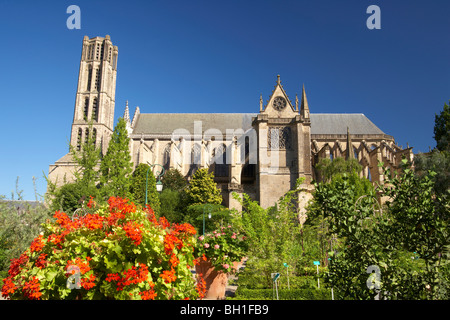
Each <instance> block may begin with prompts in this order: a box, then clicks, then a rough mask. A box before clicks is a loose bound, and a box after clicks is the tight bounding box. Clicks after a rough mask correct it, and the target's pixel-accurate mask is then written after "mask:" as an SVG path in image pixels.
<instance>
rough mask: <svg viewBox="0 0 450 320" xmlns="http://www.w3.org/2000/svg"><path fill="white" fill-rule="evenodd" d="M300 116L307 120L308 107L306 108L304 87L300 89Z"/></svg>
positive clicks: (306, 101)
mask: <svg viewBox="0 0 450 320" xmlns="http://www.w3.org/2000/svg"><path fill="white" fill-rule="evenodd" d="M300 115H301V116H302V117H303V118H304V119H309V106H308V100H307V99H306V92H305V85H303V89H302V103H301V106H300Z"/></svg>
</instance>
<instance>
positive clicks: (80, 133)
mask: <svg viewBox="0 0 450 320" xmlns="http://www.w3.org/2000/svg"><path fill="white" fill-rule="evenodd" d="M82 135H83V130H81V128H78V136H77V151H80V150H81V137H82Z"/></svg>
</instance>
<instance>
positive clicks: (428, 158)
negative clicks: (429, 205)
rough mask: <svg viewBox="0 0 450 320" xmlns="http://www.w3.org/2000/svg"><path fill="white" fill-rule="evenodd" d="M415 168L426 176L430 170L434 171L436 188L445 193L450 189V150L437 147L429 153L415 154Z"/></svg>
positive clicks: (440, 192) (419, 173)
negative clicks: (441, 149)
mask: <svg viewBox="0 0 450 320" xmlns="http://www.w3.org/2000/svg"><path fill="white" fill-rule="evenodd" d="M414 170H415V173H416V174H417V175H418V176H419V177H425V176H426V175H427V174H428V171H430V170H431V171H433V172H435V173H436V175H434V176H433V181H434V190H435V192H436V193H438V194H445V193H447V192H448V190H449V189H450V152H448V151H445V150H444V151H440V150H439V149H437V148H435V149H433V150H432V151H431V152H429V153H419V154H416V155H414Z"/></svg>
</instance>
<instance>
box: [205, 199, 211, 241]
mask: <svg viewBox="0 0 450 320" xmlns="http://www.w3.org/2000/svg"><path fill="white" fill-rule="evenodd" d="M206 207H208V208H209V211H208V218H209V219H211V208H212V205H211V204H206V205H204V206H203V236H205V209H206Z"/></svg>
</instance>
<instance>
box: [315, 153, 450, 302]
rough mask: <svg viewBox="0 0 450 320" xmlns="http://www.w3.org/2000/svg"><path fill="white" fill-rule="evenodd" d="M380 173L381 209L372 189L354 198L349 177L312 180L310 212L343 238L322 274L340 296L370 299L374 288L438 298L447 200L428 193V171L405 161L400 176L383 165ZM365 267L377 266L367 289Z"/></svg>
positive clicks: (397, 295) (390, 295) (398, 295)
mask: <svg viewBox="0 0 450 320" xmlns="http://www.w3.org/2000/svg"><path fill="white" fill-rule="evenodd" d="M385 176H386V177H387V179H386V185H385V186H384V187H382V188H380V189H379V190H378V192H380V193H381V194H380V196H384V197H388V198H390V201H389V202H387V206H386V207H385V208H384V209H383V208H382V207H381V206H380V205H379V203H378V199H377V196H376V194H374V193H372V194H368V195H365V196H361V197H359V198H358V200H357V201H355V197H356V188H355V186H354V185H352V184H351V183H350V178H349V177H343V178H342V179H340V180H339V181H336V183H333V184H318V185H316V192H315V195H314V196H315V201H316V203H317V204H319V207H320V210H318V211H312V212H311V213H314V212H315V213H316V214H317V213H320V214H322V215H323V217H324V218H325V219H326V220H327V222H328V225H329V228H328V230H327V235H328V236H329V237H331V236H333V235H336V236H337V237H338V238H339V239H340V241H342V245H341V246H340V247H339V248H335V250H331V251H330V252H329V254H330V257H331V261H330V265H329V266H328V268H329V271H328V273H327V274H326V277H325V279H326V281H327V283H328V284H329V286H333V287H334V288H337V291H338V292H340V295H341V298H343V297H350V298H355V299H373V298H374V296H375V295H376V294H377V293H379V294H380V296H381V297H382V298H387V299H424V298H431V299H437V298H439V297H438V295H437V292H439V283H438V280H437V279H438V275H439V270H440V268H441V264H445V263H446V261H443V259H441V258H442V257H443V255H442V253H443V252H444V250H445V248H446V246H448V244H449V232H448V211H449V210H448V200H446V199H443V198H440V197H439V196H436V195H435V194H434V193H433V183H432V178H431V177H432V176H433V173H430V174H429V175H427V176H426V177H425V178H424V179H419V178H418V177H417V176H415V175H414V174H413V172H412V171H411V170H410V169H408V168H407V162H406V160H403V173H402V174H401V175H399V176H395V177H394V178H389V177H390V176H391V175H390V173H389V172H388V171H387V170H386V171H385ZM411 257H417V259H416V258H414V259H411ZM369 266H376V267H378V268H379V270H380V276H381V284H380V289H379V290H374V289H376V287H372V288H371V289H369V288H368V285H367V282H368V278H369V275H368V273H367V272H366V270H367V268H368V267H369ZM371 277H373V276H371ZM369 282H370V281H369ZM441 298H442V297H441Z"/></svg>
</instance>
